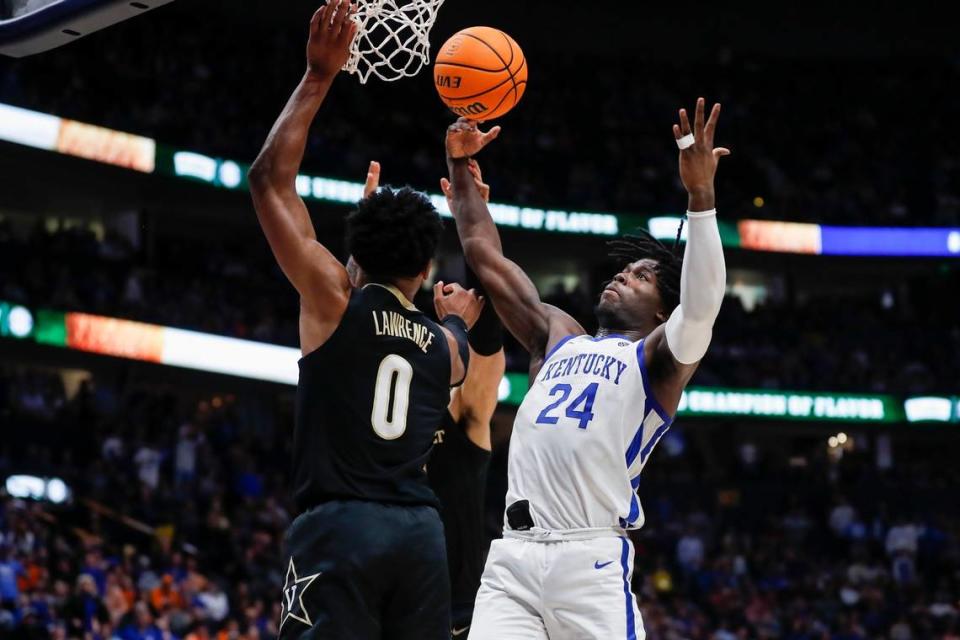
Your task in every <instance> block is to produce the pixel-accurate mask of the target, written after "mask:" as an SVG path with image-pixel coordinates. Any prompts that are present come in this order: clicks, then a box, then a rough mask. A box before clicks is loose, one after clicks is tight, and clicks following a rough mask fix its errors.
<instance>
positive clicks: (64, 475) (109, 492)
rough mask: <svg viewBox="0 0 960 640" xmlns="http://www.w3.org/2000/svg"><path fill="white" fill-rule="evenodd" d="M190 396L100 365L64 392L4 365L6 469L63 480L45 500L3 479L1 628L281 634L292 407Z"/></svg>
mask: <svg viewBox="0 0 960 640" xmlns="http://www.w3.org/2000/svg"><path fill="white" fill-rule="evenodd" d="M121 377H122V376H121ZM187 398H190V400H187V399H185V398H184V397H181V396H179V395H178V394H176V393H174V392H173V390H170V389H166V390H164V389H162V388H161V386H160V385H156V384H141V385H134V384H128V383H126V382H125V381H123V380H120V379H117V380H114V379H111V378H109V377H107V378H106V379H105V380H104V379H98V380H97V381H95V382H94V381H92V380H89V379H85V380H84V381H82V382H80V383H79V385H78V386H77V387H76V388H74V389H73V393H72V394H71V395H70V396H69V398H68V395H67V392H66V389H65V387H64V383H63V381H62V379H61V378H60V377H58V376H57V375H55V374H51V373H49V372H42V371H35V370H34V371H28V370H14V369H7V370H4V371H3V372H2V374H0V415H2V418H0V419H2V420H3V422H4V424H5V427H4V441H3V444H2V445H0V478H6V477H7V476H8V475H9V474H20V473H22V474H31V475H37V476H43V477H56V478H60V479H62V480H63V481H64V482H65V483H66V484H67V486H68V487H69V488H70V492H71V499H70V501H69V502H68V503H65V504H62V505H59V506H42V505H40V504H36V503H31V502H24V501H23V500H20V499H14V498H13V497H10V496H8V495H6V494H5V492H4V491H3V490H2V489H0V601H2V607H0V637H4V638H7V637H22V638H38V639H39V638H51V637H52V638H83V639H85V640H90V639H97V640H111V639H113V638H117V639H119V640H171V639H182V640H206V639H208V638H209V639H217V640H236V639H239V638H243V639H245V640H253V639H257V638H272V637H276V634H277V623H278V621H279V618H278V613H279V608H280V599H279V597H278V596H279V593H280V589H281V586H282V583H283V574H282V569H283V567H282V566H281V564H282V562H281V554H282V533H283V531H284V530H285V528H286V526H287V525H288V524H289V521H290V519H291V517H292V515H295V514H291V513H290V511H289V504H290V503H289V500H288V499H287V484H286V476H285V471H286V465H285V461H286V460H287V459H288V453H287V451H286V445H285V442H284V441H283V439H282V436H283V434H285V433H286V429H276V428H275V426H274V424H273V419H274V418H276V417H280V418H282V417H283V416H285V415H286V414H285V412H284V410H283V409H273V408H272V407H271V409H273V410H270V411H266V410H265V409H264V407H258V406H252V403H254V405H255V403H256V402H257V399H256V398H254V397H250V398H243V399H238V398H237V397H236V396H233V395H213V394H210V395H209V396H208V397H205V398H202V399H199V400H198V399H197V397H196V396H195V395H194V396H187ZM244 403H245V404H246V406H243V407H241V405H244ZM6 425H9V430H8V427H7V426H6ZM284 426H285V427H286V426H287V425H286V423H285V424H284Z"/></svg>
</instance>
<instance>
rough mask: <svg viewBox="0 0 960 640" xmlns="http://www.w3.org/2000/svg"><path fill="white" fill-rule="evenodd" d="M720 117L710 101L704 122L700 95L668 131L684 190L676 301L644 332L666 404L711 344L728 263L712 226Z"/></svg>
mask: <svg viewBox="0 0 960 640" xmlns="http://www.w3.org/2000/svg"><path fill="white" fill-rule="evenodd" d="M719 119H720V105H719V104H715V105H714V106H713V110H712V111H711V112H710V118H709V120H707V121H706V122H704V99H703V98H700V99H698V100H697V107H696V115H695V117H694V125H693V129H691V128H690V121H689V119H688V117H687V112H686V110H685V109H681V110H680V124H675V125H673V135H674V138H675V139H676V141H677V145H678V146H679V147H680V180H681V181H682V182H683V186H684V188H685V189H686V190H687V194H688V204H687V220H688V223H687V247H686V250H685V252H684V256H683V267H682V269H681V272H680V305H679V306H678V307H677V308H676V309H674V310H673V313H671V314H670V317H669V318H668V319H667V321H666V323H664V324H663V325H661V326H660V327H658V328H657V329H656V330H655V331H654V332H653V333H651V334H650V336H649V337H648V338H647V342H646V343H645V345H644V348H645V356H646V358H647V362H648V363H649V364H650V372H651V375H652V377H653V388H654V393H655V395H656V396H657V399H658V400H659V401H660V403H661V404H662V405H663V406H664V407H666V408H667V409H668V410H671V409H675V408H676V406H677V405H678V404H679V402H680V395H681V394H682V393H683V389H684V387H686V385H687V383H688V382H689V381H690V378H691V377H693V373H694V371H696V368H697V365H698V364H699V362H700V359H701V358H703V356H704V355H705V354H706V352H707V348H708V347H709V346H710V339H711V337H712V335H713V323H714V321H715V320H716V319H717V315H718V314H719V313H720V305H721V304H722V303H723V296H724V291H725V288H726V279H727V269H726V265H725V263H724V259H723V245H722V243H721V241H720V230H719V228H718V227H717V210H716V208H715V207H716V197H715V192H714V177H715V176H716V173H717V164H718V163H719V161H720V158H721V157H723V156H726V155H729V154H730V151H729V150H728V149H725V148H723V147H717V148H714V146H713V137H714V133H715V131H716V128H717V122H718V120H719Z"/></svg>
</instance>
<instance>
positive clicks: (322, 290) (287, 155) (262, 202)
mask: <svg viewBox="0 0 960 640" xmlns="http://www.w3.org/2000/svg"><path fill="white" fill-rule="evenodd" d="M355 11H356V8H355V7H354V6H352V5H350V4H348V3H347V2H345V1H343V0H331V1H330V2H328V3H327V4H326V5H325V6H324V7H322V8H321V9H319V10H318V11H317V12H316V13H315V14H314V15H313V18H312V20H311V21H310V39H309V42H308V44H307V71H306V73H305V74H304V76H303V79H302V80H301V81H300V84H299V85H298V86H297V88H296V90H294V92H293V95H292V96H290V100H289V101H288V102H287V105H286V107H284V109H283V112H282V113H281V114H280V117H279V118H278V119H277V121H276V123H275V124H274V125H273V129H272V130H271V131H270V134H269V136H268V137H267V140H266V142H265V143H264V145H263V149H262V150H261V151H260V155H258V156H257V159H256V161H254V163H253V167H252V168H251V169H250V174H249V182H250V192H251V194H252V195H253V202H254V206H255V208H256V210H257V218H258V219H259V220H260V226H261V227H263V232H264V234H265V235H266V236H267V241H268V242H269V243H270V249H271V250H272V251H273V255H274V256H275V257H276V259H277V262H278V263H279V264H280V268H281V269H282V270H283V272H284V274H285V275H286V276H287V279H289V280H290V282H291V283H292V284H293V286H294V287H295V288H296V289H297V291H298V292H299V293H300V297H301V302H302V304H303V305H304V307H305V308H308V309H309V310H310V313H311V315H312V317H314V318H316V319H317V320H318V321H319V322H320V323H322V324H323V323H333V326H334V327H335V326H336V323H337V322H339V319H340V318H341V317H342V316H343V312H344V309H346V305H347V301H348V300H349V296H350V282H349V279H348V278H347V272H346V270H345V269H344V267H343V265H342V264H340V261H339V260H337V259H336V257H334V256H333V254H331V253H330V252H329V251H328V250H327V249H326V248H325V247H324V246H323V245H321V244H320V243H319V242H317V235H316V232H315V231H314V228H313V223H312V222H311V221H310V215H309V213H308V212H307V207H306V205H305V204H304V203H303V200H302V199H301V198H300V196H299V195H298V194H297V190H296V179H297V173H298V172H299V170H300V164H301V162H302V161H303V153H304V150H305V148H306V141H307V134H308V132H309V130H310V125H311V123H312V122H313V119H314V117H315V116H316V114H317V110H318V109H319V108H320V105H321V104H322V103H323V100H324V98H325V97H326V95H327V91H328V90H329V89H330V85H331V84H332V83H333V79H334V78H335V77H336V75H337V73H338V72H339V71H340V68H341V67H342V66H343V65H344V63H345V62H346V60H347V58H348V56H349V53H350V44H351V42H352V41H353V38H354V36H355V35H356V29H357V27H356V24H355V23H354V22H353V21H352V20H350V16H351V15H353V13H354V12H355ZM330 330H331V331H332V328H331V329H330ZM321 333H326V331H323V330H322V331H321ZM320 342H321V343H322V340H321V341H320ZM302 346H303V348H304V349H305V350H306V349H307V346H306V345H302ZM314 346H319V345H314Z"/></svg>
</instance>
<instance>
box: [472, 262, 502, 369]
mask: <svg viewBox="0 0 960 640" xmlns="http://www.w3.org/2000/svg"><path fill="white" fill-rule="evenodd" d="M467 289H476V290H477V294H478V295H484V291H483V286H482V285H481V284H480V279H479V278H477V276H476V274H474V273H473V270H472V269H471V268H470V267H467ZM467 339H468V340H469V341H470V346H471V347H473V350H474V351H475V352H476V354H477V355H478V356H492V355H493V354H495V353H497V352H498V351H500V349H502V348H503V325H502V324H500V318H498V317H497V310H496V309H494V308H493V304H491V302H490V299H489V298H488V299H487V304H485V305H484V306H483V311H481V312H480V317H479V318H478V319H477V322H476V323H475V324H474V325H473V327H472V328H471V329H470V332H469V333H468V334H467Z"/></svg>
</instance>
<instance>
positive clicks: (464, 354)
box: [440, 314, 470, 387]
mask: <svg viewBox="0 0 960 640" xmlns="http://www.w3.org/2000/svg"><path fill="white" fill-rule="evenodd" d="M440 324H442V325H443V326H444V327H446V328H447V330H448V331H450V333H452V334H453V337H454V338H455V339H456V341H457V353H459V354H460V361H461V362H463V378H462V379H461V380H460V382H457V383H456V384H452V385H450V386H452V387H459V386H460V385H462V384H463V381H464V380H466V379H467V369H468V368H469V367H470V347H469V345H468V343H467V323H466V322H464V321H463V318H461V317H460V316H455V315H453V314H451V315H448V316H444V318H443V320H441V321H440Z"/></svg>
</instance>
